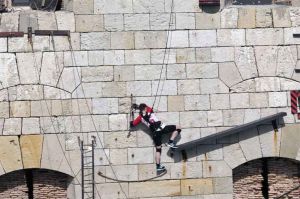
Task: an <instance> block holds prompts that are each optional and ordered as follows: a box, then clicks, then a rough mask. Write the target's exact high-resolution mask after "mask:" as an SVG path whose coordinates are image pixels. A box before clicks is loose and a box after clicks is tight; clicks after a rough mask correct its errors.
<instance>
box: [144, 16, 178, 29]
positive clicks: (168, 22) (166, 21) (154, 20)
mask: <svg viewBox="0 0 300 199" xmlns="http://www.w3.org/2000/svg"><path fill="white" fill-rule="evenodd" d="M150 29H151V30H169V29H171V30H173V29H175V14H172V15H170V13H152V14H150Z"/></svg>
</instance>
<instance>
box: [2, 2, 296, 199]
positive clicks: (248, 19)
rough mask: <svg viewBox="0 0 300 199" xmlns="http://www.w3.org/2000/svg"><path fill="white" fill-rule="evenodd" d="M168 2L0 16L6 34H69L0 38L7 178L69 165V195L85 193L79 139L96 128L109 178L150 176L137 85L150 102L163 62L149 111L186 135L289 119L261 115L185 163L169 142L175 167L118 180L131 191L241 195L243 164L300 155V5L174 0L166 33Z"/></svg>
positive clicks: (169, 160) (99, 166) (105, 188)
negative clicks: (131, 126)
mask: <svg viewBox="0 0 300 199" xmlns="http://www.w3.org/2000/svg"><path fill="white" fill-rule="evenodd" d="M171 2H172V1H171V0H109V1H108V0H73V3H72V4H70V5H68V7H67V9H68V10H69V11H57V12H43V11H20V12H11V13H2V14H1V23H0V30H1V31H25V32H27V27H28V26H32V27H33V30H38V29H39V30H49V29H50V30H70V31H71V35H70V42H69V40H68V38H67V37H54V38H53V40H54V41H52V37H49V36H35V35H33V45H32V46H31V45H30V43H29V42H28V39H27V34H26V35H25V36H24V38H0V81H1V90H0V101H1V102H0V130H1V131H0V132H1V135H2V136H1V137H0V160H1V167H0V174H1V175H2V174H5V173H9V172H13V171H17V170H22V169H30V168H43V169H50V170H54V171H60V172H62V173H65V174H68V175H70V176H72V177H74V180H73V182H72V183H71V184H70V185H69V189H68V197H69V198H80V194H81V188H80V184H79V182H80V179H81V176H80V151H79V146H78V140H77V137H78V136H79V137H80V138H84V139H85V142H87V141H90V140H91V136H93V135H96V137H97V140H96V142H97V148H96V152H95V153H96V157H97V158H96V159H95V165H96V170H97V171H101V172H102V173H104V174H105V175H107V176H110V177H113V172H112V170H111V168H110V167H109V164H108V162H111V163H112V165H113V169H114V171H115V173H116V175H117V177H118V178H119V179H123V180H143V179H145V178H149V177H153V176H155V175H156V172H155V165H154V148H153V144H152V140H151V137H150V136H148V135H147V134H146V133H145V132H143V131H142V130H138V131H135V132H132V135H131V137H129V138H127V133H128V131H127V130H128V122H129V109H130V103H131V101H130V95H131V94H132V95H133V97H134V100H135V101H136V102H137V103H140V102H145V103H148V104H150V105H151V104H152V103H153V101H154V97H155V93H156V89H157V86H158V80H159V76H160V70H161V67H162V64H163V63H166V62H167V63H168V65H167V66H165V67H164V68H163V75H162V79H166V80H165V81H163V82H164V84H163V85H164V86H163V87H162V84H161V85H160V89H159V94H160V93H162V94H161V96H160V103H159V104H156V105H155V107H154V108H155V110H156V111H157V112H158V113H157V115H158V117H159V118H160V119H161V120H162V121H163V122H165V123H168V124H169V123H170V124H178V125H180V126H181V127H182V128H183V132H182V137H181V140H180V141H179V143H183V142H188V141H191V140H194V139H197V138H200V137H204V136H207V135H211V134H213V133H216V132H219V131H221V130H224V129H226V128H230V127H233V126H235V125H239V124H243V123H247V122H250V121H253V120H255V119H258V118H262V117H265V116H268V115H270V114H273V113H277V112H282V111H284V112H287V113H288V116H287V117H285V118H284V125H283V124H281V125H280V128H279V131H278V132H276V133H274V129H273V127H272V125H270V124H266V125H261V126H258V127H257V128H255V129H250V130H248V131H247V132H241V133H240V134H238V135H236V136H230V137H228V138H227V137H226V138H223V139H219V140H215V141H212V142H211V143H207V144H205V145H200V146H198V147H197V148H195V149H193V150H190V151H187V156H188V159H187V161H179V162H177V161H176V162H174V159H177V160H178V159H179V160H181V156H180V154H179V155H176V154H175V157H170V156H169V155H168V154H167V152H168V149H167V148H166V147H163V155H162V161H163V162H162V163H163V164H164V165H166V167H167V169H168V173H167V174H166V175H165V176H163V177H161V178H159V179H157V180H154V181H149V182H143V183H137V182H134V183H121V186H122V187H123V190H124V191H125V193H126V195H127V197H128V198H132V199H133V198H136V199H137V198H139V199H144V198H148V199H149V198H155V199H179V198H180V199H185V198H201V199H211V198H233V197H234V195H233V192H234V190H233V177H232V175H233V174H232V170H233V169H234V168H236V167H238V166H239V165H242V164H243V163H245V162H248V161H250V160H254V159H259V158H263V157H285V158H290V159H293V160H299V159H300V156H299V154H300V153H299V145H300V144H299V143H300V136H299V133H298V132H299V130H300V129H299V128H300V127H299V125H298V120H297V118H296V116H294V115H292V114H290V90H299V89H300V83H299V80H300V79H299V74H297V73H295V72H294V69H295V68H298V67H299V66H298V64H299V62H298V59H300V56H299V50H300V48H299V44H300V39H299V38H293V33H300V28H299V27H298V26H299V25H300V8H298V7H295V6H290V7H288V6H278V7H271V6H270V7H268V6H263V7H259V6H257V7H242V6H241V7H226V8H225V9H223V10H222V11H220V12H216V13H214V14H208V13H205V12H204V11H203V10H202V9H201V8H200V7H199V6H198V1H197V0H174V10H173V11H174V12H173V13H172V14H171V16H172V17H171V19H172V21H171V26H170V28H171V31H170V33H169V35H170V37H169V39H168V41H167V35H168V31H169V23H170V21H169V20H170V11H171ZM53 43H54V45H53ZM166 43H168V46H167V47H168V48H167V50H166V57H167V61H166V60H165V62H164V61H163V60H164V52H165V47H166ZM54 50H55V51H54ZM72 50H73V51H72ZM161 89H162V92H161ZM91 117H93V119H92V118H91ZM93 121H94V123H95V126H96V129H95V127H94V123H93ZM99 139H101V141H102V143H103V145H104V146H101V144H100V140H99ZM103 148H104V149H103ZM105 154H107V156H108V157H109V161H108V160H107V159H106V156H105ZM177 156H178V157H177ZM66 159H67V160H66ZM68 162H70V163H71V165H72V169H70V168H69V165H68ZM0 178H1V177H0ZM96 182H97V190H98V191H99V194H100V195H101V197H102V198H105V199H116V198H120V199H121V198H126V197H125V195H124V194H123V192H122V190H121V189H120V185H119V184H118V183H116V182H113V181H110V180H106V179H103V178H102V177H100V176H98V175H96ZM298 184H299V182H298ZM298 184H297V183H294V184H293V185H298ZM291 186H292V185H291ZM291 188H292V187H291ZM275 192H276V193H275V194H280V189H275ZM259 194H260V193H258V195H257V197H258V196H259ZM96 195H97V194H96Z"/></svg>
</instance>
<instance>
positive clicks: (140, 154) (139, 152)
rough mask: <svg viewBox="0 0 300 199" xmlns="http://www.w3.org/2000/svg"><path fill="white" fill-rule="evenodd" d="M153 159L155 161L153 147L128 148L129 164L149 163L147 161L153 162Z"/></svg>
mask: <svg viewBox="0 0 300 199" xmlns="http://www.w3.org/2000/svg"><path fill="white" fill-rule="evenodd" d="M153 161H154V150H153V147H147V148H128V163H129V164H147V163H153Z"/></svg>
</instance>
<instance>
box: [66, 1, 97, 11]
mask: <svg viewBox="0 0 300 199" xmlns="http://www.w3.org/2000/svg"><path fill="white" fill-rule="evenodd" d="M72 3H73V9H72V10H73V11H74V12H75V13H76V14H93V13H94V1H93V0H85V1H81V0H74V1H73V2H72ZM64 6H65V5H64Z"/></svg>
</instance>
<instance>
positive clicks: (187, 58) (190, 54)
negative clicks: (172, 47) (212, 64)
mask: <svg viewBox="0 0 300 199" xmlns="http://www.w3.org/2000/svg"><path fill="white" fill-rule="evenodd" d="M176 62H177V63H195V62H196V56H195V49H194V48H181V49H176Z"/></svg>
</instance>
